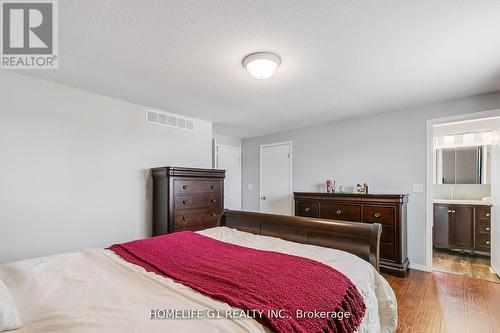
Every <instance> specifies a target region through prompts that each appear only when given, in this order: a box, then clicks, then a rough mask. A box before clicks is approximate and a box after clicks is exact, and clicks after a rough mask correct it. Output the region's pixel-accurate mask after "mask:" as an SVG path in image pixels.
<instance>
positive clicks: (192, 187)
mask: <svg viewBox="0 0 500 333" xmlns="http://www.w3.org/2000/svg"><path fill="white" fill-rule="evenodd" d="M220 189H221V182H219V181H217V180H184V179H175V180H174V194H179V193H217V192H220Z"/></svg>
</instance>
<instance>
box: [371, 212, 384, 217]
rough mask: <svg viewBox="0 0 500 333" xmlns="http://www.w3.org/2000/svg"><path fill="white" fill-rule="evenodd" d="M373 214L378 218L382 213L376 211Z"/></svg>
mask: <svg viewBox="0 0 500 333" xmlns="http://www.w3.org/2000/svg"><path fill="white" fill-rule="evenodd" d="M373 216H374V217H375V218H377V219H378V218H379V217H381V216H382V214H380V213H379V212H376V213H375V214H373Z"/></svg>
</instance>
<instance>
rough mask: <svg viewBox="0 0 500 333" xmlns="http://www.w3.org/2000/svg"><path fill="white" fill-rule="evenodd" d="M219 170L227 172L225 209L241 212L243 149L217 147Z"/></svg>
mask: <svg viewBox="0 0 500 333" xmlns="http://www.w3.org/2000/svg"><path fill="white" fill-rule="evenodd" d="M217 169H223V170H226V179H225V180H224V208H227V209H234V210H241V149H240V148H239V147H230V146H222V145H217Z"/></svg>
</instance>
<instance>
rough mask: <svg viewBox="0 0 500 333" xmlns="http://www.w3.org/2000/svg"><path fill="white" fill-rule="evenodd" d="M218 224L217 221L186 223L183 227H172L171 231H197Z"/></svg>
mask: <svg viewBox="0 0 500 333" xmlns="http://www.w3.org/2000/svg"><path fill="white" fill-rule="evenodd" d="M218 226H219V225H218V224H217V222H213V223H208V224H197V225H188V226H185V227H174V230H173V232H179V231H199V230H205V229H210V228H215V227H218Z"/></svg>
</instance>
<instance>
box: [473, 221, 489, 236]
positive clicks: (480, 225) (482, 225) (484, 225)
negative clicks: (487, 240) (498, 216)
mask: <svg viewBox="0 0 500 333" xmlns="http://www.w3.org/2000/svg"><path fill="white" fill-rule="evenodd" d="M476 223H477V231H478V232H479V233H488V234H489V233H490V232H491V222H490V220H479V221H477V222H476Z"/></svg>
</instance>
